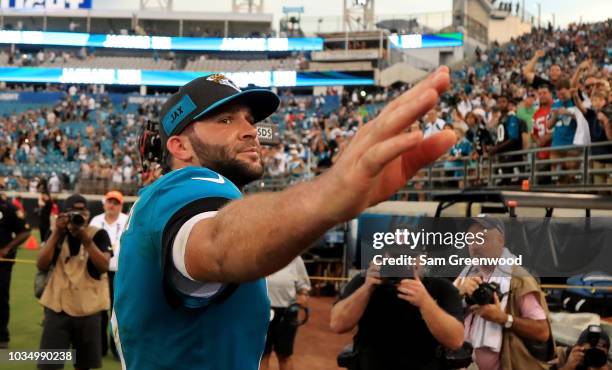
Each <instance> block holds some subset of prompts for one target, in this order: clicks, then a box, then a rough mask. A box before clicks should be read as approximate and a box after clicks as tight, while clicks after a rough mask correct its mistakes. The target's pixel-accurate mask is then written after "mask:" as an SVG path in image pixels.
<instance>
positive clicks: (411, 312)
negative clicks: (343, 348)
mask: <svg viewBox="0 0 612 370" xmlns="http://www.w3.org/2000/svg"><path fill="white" fill-rule="evenodd" d="M420 271H421V269H419V268H418V267H417V268H414V269H413V271H412V272H411V273H412V274H413V275H414V278H412V279H410V278H405V279H402V280H401V281H400V282H399V284H397V283H395V279H389V278H381V273H380V269H379V267H378V266H375V265H372V266H370V268H369V269H368V271H367V273H366V275H365V276H364V275H362V274H358V275H357V276H355V277H354V278H353V279H352V280H351V281H350V282H349V283H348V285H347V286H346V287H345V288H344V291H343V292H342V294H341V296H340V300H339V301H338V302H337V303H336V304H335V305H334V307H333V309H332V312H331V323H330V326H331V329H332V330H333V331H334V332H336V333H345V332H348V331H350V330H351V329H353V328H354V327H355V326H356V325H359V328H358V330H357V334H356V335H355V337H354V346H353V348H354V349H353V353H354V355H355V358H354V359H352V364H351V367H350V369H352V370H356V369H358V370H369V369H386V370H390V369H428V370H435V369H444V368H445V365H444V359H443V358H442V356H441V355H440V352H441V351H440V349H441V348H440V346H443V347H445V348H448V349H458V348H460V347H461V346H462V344H463V325H462V324H461V320H462V319H463V316H462V308H461V300H460V298H459V295H458V294H457V290H456V289H455V288H454V287H453V286H452V284H451V283H450V282H449V281H448V280H445V279H441V278H435V277H426V278H423V277H421V276H420ZM385 275H386V274H385Z"/></svg>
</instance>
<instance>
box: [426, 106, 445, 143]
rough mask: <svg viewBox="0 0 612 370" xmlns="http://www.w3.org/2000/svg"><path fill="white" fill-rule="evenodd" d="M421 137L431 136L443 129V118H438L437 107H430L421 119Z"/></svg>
mask: <svg viewBox="0 0 612 370" xmlns="http://www.w3.org/2000/svg"><path fill="white" fill-rule="evenodd" d="M423 123H424V124H423V137H428V136H431V135H433V134H435V133H437V132H440V131H442V130H443V129H444V124H445V122H444V120H443V119H441V118H439V113H438V110H437V108H433V109H431V110H430V111H429V112H427V114H426V115H425V119H424V120H423Z"/></svg>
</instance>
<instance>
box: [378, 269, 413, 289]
mask: <svg viewBox="0 0 612 370" xmlns="http://www.w3.org/2000/svg"><path fill="white" fill-rule="evenodd" d="M411 278H412V274H411V270H410V269H407V268H406V267H404V266H382V267H381V269H380V280H381V286H382V287H392V288H393V289H395V286H396V285H397V284H399V283H400V282H401V281H402V280H404V279H411Z"/></svg>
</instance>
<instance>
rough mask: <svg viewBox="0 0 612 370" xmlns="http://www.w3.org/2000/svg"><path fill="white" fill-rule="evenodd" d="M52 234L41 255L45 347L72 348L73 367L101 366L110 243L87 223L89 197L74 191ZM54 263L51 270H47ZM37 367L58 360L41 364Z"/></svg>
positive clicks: (50, 366) (40, 367)
mask: <svg viewBox="0 0 612 370" xmlns="http://www.w3.org/2000/svg"><path fill="white" fill-rule="evenodd" d="M64 206H65V209H66V212H65V213H62V214H60V215H59V217H58V218H57V221H56V223H55V228H54V229H53V232H52V233H51V236H50V237H49V239H48V240H47V242H46V243H45V244H44V246H43V248H42V249H41V250H40V252H39V255H38V261H37V267H38V269H39V270H40V271H50V272H49V274H50V275H49V280H48V282H47V285H46V287H45V288H44V291H43V294H42V297H41V298H40V303H41V304H42V305H43V306H44V307H45V319H44V321H43V332H42V338H41V343H40V349H41V350H50V349H57V348H73V349H74V350H75V351H76V352H75V356H76V358H75V363H74V366H75V368H78V369H97V368H100V367H101V365H102V358H101V355H102V346H101V343H100V335H96V333H99V332H100V325H101V323H100V312H101V311H104V310H108V309H109V307H110V302H109V292H108V281H107V276H106V271H108V266H109V260H110V257H111V255H112V247H111V242H110V239H109V237H108V234H107V233H106V231H104V230H101V229H98V228H95V227H93V226H87V222H88V219H89V210H88V208H87V200H86V199H85V198H84V197H83V196H81V195H79V194H73V195H71V196H70V197H68V198H67V199H66V200H65V203H64ZM51 266H54V267H53V269H52V270H49V269H50V268H51ZM38 368H39V369H55V368H57V365H47V364H42V363H39V364H38Z"/></svg>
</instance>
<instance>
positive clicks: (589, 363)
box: [584, 348, 608, 367]
mask: <svg viewBox="0 0 612 370" xmlns="http://www.w3.org/2000/svg"><path fill="white" fill-rule="evenodd" d="M606 361H608V358H607V356H606V353H605V352H604V351H602V350H600V349H599V348H589V349H587V350H586V351H585V352H584V365H585V366H586V367H602V366H604V365H605V364H606Z"/></svg>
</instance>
